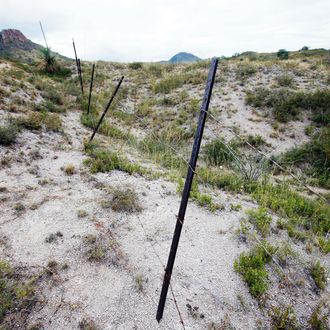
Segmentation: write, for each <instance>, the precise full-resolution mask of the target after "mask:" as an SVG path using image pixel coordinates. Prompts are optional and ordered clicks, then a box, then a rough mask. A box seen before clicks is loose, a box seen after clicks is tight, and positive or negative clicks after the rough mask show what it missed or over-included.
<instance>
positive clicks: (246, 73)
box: [236, 63, 257, 80]
mask: <svg viewBox="0 0 330 330" xmlns="http://www.w3.org/2000/svg"><path fill="white" fill-rule="evenodd" d="M256 72H257V69H256V67H255V65H253V64H250V63H240V64H238V65H237V68H236V79H238V80H245V79H247V78H248V77H251V76H252V75H254V74H255V73H256Z"/></svg>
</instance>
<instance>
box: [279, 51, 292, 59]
mask: <svg viewBox="0 0 330 330" xmlns="http://www.w3.org/2000/svg"><path fill="white" fill-rule="evenodd" d="M277 57H278V58H279V59H281V60H287V59H288V58H289V52H288V51H287V50H285V49H280V50H279V51H278V52H277Z"/></svg>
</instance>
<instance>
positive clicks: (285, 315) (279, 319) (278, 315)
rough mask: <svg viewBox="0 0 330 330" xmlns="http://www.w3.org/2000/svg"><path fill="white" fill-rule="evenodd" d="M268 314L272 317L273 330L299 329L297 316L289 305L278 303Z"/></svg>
mask: <svg viewBox="0 0 330 330" xmlns="http://www.w3.org/2000/svg"><path fill="white" fill-rule="evenodd" d="M270 316H271V319H272V325H271V327H272V329H273V330H298V329H301V328H300V326H299V324H298V322H297V316H296V313H295V312H294V309H293V307H292V306H291V305H288V306H285V305H280V306H278V307H273V308H272V310H271V312H270Z"/></svg>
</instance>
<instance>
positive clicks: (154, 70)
mask: <svg viewBox="0 0 330 330" xmlns="http://www.w3.org/2000/svg"><path fill="white" fill-rule="evenodd" d="M148 71H149V72H150V73H151V74H152V75H153V76H155V77H157V78H161V77H162V75H163V67H162V65H161V64H151V65H149V66H148Z"/></svg>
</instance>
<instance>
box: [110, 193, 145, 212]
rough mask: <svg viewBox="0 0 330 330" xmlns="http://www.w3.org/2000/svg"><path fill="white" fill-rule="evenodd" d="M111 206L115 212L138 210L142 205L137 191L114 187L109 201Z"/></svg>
mask: <svg viewBox="0 0 330 330" xmlns="http://www.w3.org/2000/svg"><path fill="white" fill-rule="evenodd" d="M110 206H111V208H112V209H113V210H114V211H116V212H126V213H132V212H140V211H141V210H142V207H141V205H140V202H139V198H138V195H137V193H136V192H135V191H134V190H133V189H131V188H127V189H115V190H114V191H113V194H112V199H111V202H110Z"/></svg>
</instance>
